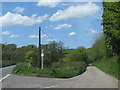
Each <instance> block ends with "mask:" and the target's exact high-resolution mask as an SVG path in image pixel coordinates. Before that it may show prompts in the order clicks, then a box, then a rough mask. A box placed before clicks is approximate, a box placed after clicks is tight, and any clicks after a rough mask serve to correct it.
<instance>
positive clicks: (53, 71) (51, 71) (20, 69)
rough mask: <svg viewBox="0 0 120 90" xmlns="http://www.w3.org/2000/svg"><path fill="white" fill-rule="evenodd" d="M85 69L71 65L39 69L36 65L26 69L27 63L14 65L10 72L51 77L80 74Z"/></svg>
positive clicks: (69, 76)
mask: <svg viewBox="0 0 120 90" xmlns="http://www.w3.org/2000/svg"><path fill="white" fill-rule="evenodd" d="M85 70H86V67H83V66H81V67H80V66H79V67H71V68H68V69H67V68H45V69H42V70H41V69H39V68H36V67H32V66H31V67H30V68H29V69H28V66H27V63H23V64H20V65H18V66H16V67H15V68H14V69H13V71H12V73H13V74H18V75H27V76H36V77H51V78H71V77H74V76H77V75H79V74H82V73H83V72H84V71H85Z"/></svg>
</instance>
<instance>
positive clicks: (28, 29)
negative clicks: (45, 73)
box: [0, 0, 102, 48]
mask: <svg viewBox="0 0 120 90" xmlns="http://www.w3.org/2000/svg"><path fill="white" fill-rule="evenodd" d="M41 1H42V0H40V1H39V2H31V3H30V2H22V3H20V2H11V3H10V2H9V3H8V2H6V3H5V2H4V3H3V4H2V16H0V20H2V25H1V24H0V26H2V43H14V44H17V45H18V47H21V46H24V45H30V44H35V45H38V27H39V26H41V27H42V30H43V31H44V32H46V33H47V34H48V35H50V36H51V37H52V38H53V39H55V40H56V41H58V42H59V41H62V42H63V43H64V45H65V46H67V47H69V48H77V47H80V46H84V47H86V48H89V47H91V46H92V44H93V43H94V41H95V39H96V38H97V37H98V36H99V35H100V34H101V33H102V26H101V22H102V16H101V15H102V9H101V7H102V3H101V2H96V3H95V2H93V3H91V2H89V3H88V2H84V3H83V2H76V3H73V2H71V3H70V2H65V3H63V2H57V3H56V2H49V3H48V2H47V3H45V2H41ZM50 41H51V40H50V38H48V37H47V36H46V35H45V34H43V33H42V43H43V44H46V43H49V42H50Z"/></svg>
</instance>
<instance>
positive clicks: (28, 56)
mask: <svg viewBox="0 0 120 90" xmlns="http://www.w3.org/2000/svg"><path fill="white" fill-rule="evenodd" d="M33 60H34V51H28V52H27V53H26V54H25V61H26V62H27V63H28V69H29V68H30V66H31V64H32V62H33Z"/></svg>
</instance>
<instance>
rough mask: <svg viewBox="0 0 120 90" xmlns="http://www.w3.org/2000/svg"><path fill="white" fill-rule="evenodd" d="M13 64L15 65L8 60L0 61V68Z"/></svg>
mask: <svg viewBox="0 0 120 90" xmlns="http://www.w3.org/2000/svg"><path fill="white" fill-rule="evenodd" d="M15 64H17V62H14V61H9V60H0V68H1V67H6V66H11V65H15Z"/></svg>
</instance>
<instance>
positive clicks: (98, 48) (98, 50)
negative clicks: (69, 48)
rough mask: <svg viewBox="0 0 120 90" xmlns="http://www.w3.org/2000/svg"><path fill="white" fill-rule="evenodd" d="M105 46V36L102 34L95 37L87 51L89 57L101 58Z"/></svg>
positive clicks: (104, 52) (104, 53)
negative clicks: (97, 37) (89, 49)
mask: <svg viewBox="0 0 120 90" xmlns="http://www.w3.org/2000/svg"><path fill="white" fill-rule="evenodd" d="M106 53H107V52H106V46H105V38H104V36H102V37H101V38H99V39H97V40H96V41H95V43H94V44H93V46H92V48H91V51H89V57H90V58H91V59H94V60H97V59H101V58H102V57H104V55H106Z"/></svg>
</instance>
